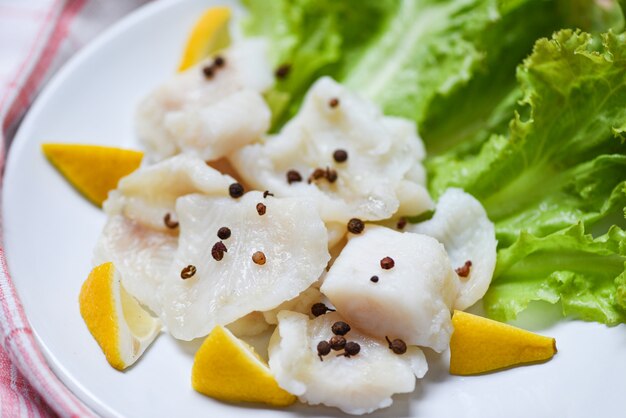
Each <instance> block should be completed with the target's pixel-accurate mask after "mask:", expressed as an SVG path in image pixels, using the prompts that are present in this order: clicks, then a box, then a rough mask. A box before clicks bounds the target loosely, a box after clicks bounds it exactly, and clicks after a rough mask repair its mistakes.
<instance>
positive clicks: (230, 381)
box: [191, 326, 296, 406]
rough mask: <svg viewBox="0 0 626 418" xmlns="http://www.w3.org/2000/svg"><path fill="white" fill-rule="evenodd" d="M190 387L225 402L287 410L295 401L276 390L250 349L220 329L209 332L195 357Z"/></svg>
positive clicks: (260, 360)
mask: <svg viewBox="0 0 626 418" xmlns="http://www.w3.org/2000/svg"><path fill="white" fill-rule="evenodd" d="M191 385H192V387H193V388H194V389H195V390H197V391H198V392H200V393H202V394H204V395H207V396H210V397H212V398H215V399H219V400H222V401H228V402H261V403H265V404H268V405H272V406H287V405H291V404H292V403H294V402H295V401H296V397H295V396H293V395H292V394H290V393H289V392H287V391H285V390H284V389H282V388H280V386H278V383H276V380H275V379H274V377H273V376H272V373H271V372H270V369H269V368H268V366H267V365H266V364H265V362H264V361H263V359H261V358H260V357H259V356H258V355H257V354H256V353H255V351H254V349H253V348H252V347H250V346H249V345H248V344H246V343H245V342H243V341H241V340H240V339H238V338H237V337H235V336H234V335H233V334H232V333H231V332H230V331H229V330H227V329H226V328H224V327H221V326H217V327H215V328H214V329H213V331H211V333H210V334H209V336H208V337H206V339H205V340H204V342H203V343H202V346H201V347H200V349H199V350H198V352H197V353H196V356H195V358H194V362H193V368H192V370H191Z"/></svg>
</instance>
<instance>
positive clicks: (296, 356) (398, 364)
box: [269, 311, 428, 415]
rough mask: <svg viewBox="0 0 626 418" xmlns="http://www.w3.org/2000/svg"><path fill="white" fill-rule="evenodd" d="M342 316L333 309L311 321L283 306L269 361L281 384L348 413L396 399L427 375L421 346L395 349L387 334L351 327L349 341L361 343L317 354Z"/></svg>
mask: <svg viewBox="0 0 626 418" xmlns="http://www.w3.org/2000/svg"><path fill="white" fill-rule="evenodd" d="M342 320H344V319H342V317H341V316H340V315H339V314H338V313H336V312H331V313H327V314H325V315H322V316H319V317H317V318H315V319H313V320H310V319H309V317H308V316H306V315H303V314H300V313H296V312H290V311H282V312H280V313H279V314H278V327H277V328H276V330H275V331H274V334H273V335H272V338H271V340H270V345H269V366H270V370H271V371H272V373H273V374H274V377H275V378H276V381H277V382H278V384H279V385H280V386H281V387H282V388H283V389H285V390H287V391H288V392H290V393H293V394H294V395H297V396H298V397H299V399H300V401H302V402H306V403H309V404H311V405H318V404H324V405H327V406H333V407H337V408H339V409H341V410H342V411H344V412H346V413H349V414H355V415H360V414H366V413H370V412H372V411H375V410H377V409H379V408H385V407H388V406H390V405H391V404H392V399H391V396H392V395H393V394H394V393H408V392H412V391H413V390H414V389H415V381H416V380H415V378H416V377H417V378H421V377H423V376H424V375H425V374H426V371H427V370H428V365H427V363H426V359H425V357H424V354H423V353H422V351H421V350H420V349H419V348H417V347H414V346H409V347H407V351H406V352H405V353H404V354H395V353H394V352H392V351H391V350H390V349H389V346H388V344H387V342H386V341H385V340H384V339H383V340H381V339H377V338H372V337H370V336H367V335H366V334H364V333H362V332H360V331H359V330H358V329H356V328H354V327H353V328H352V329H351V330H350V332H348V333H347V334H346V335H345V338H346V340H348V341H351V342H356V343H358V344H359V346H360V351H359V353H358V354H356V355H354V356H350V357H346V356H343V355H341V353H344V351H343V350H341V351H331V352H330V353H329V354H328V355H326V356H324V357H322V358H323V360H322V359H320V358H319V356H318V351H317V345H318V343H319V342H320V341H328V340H329V339H330V338H331V337H332V336H333V333H332V331H331V327H332V325H333V323H335V322H336V321H342Z"/></svg>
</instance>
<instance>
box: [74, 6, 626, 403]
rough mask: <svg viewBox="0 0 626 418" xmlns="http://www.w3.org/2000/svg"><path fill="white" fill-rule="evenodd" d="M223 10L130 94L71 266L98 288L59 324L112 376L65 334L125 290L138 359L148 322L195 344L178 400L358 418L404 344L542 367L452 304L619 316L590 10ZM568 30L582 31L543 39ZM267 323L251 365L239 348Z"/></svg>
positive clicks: (408, 362) (609, 156)
mask: <svg viewBox="0 0 626 418" xmlns="http://www.w3.org/2000/svg"><path fill="white" fill-rule="evenodd" d="M244 3H245V4H246V5H247V6H248V8H249V11H250V14H249V15H248V17H246V18H245V20H244V22H243V25H244V36H242V37H239V36H237V37H235V36H233V38H232V40H231V38H230V34H229V32H228V24H229V19H230V11H229V10H228V9H227V8H214V9H210V10H209V11H207V12H206V13H205V14H204V15H203V16H201V17H200V20H199V21H198V22H197V24H196V26H195V27H194V30H193V31H192V35H191V36H190V39H189V41H188V44H187V50H186V52H185V58H184V59H183V62H182V64H181V72H179V73H178V74H175V75H173V76H172V78H171V79H170V80H168V81H166V82H165V83H164V84H163V85H162V86H160V87H157V88H156V89H155V90H154V91H153V92H151V93H150V94H148V95H147V96H146V97H145V98H144V99H143V100H142V101H141V103H139V105H138V108H137V112H136V115H135V123H136V133H137V136H138V138H139V140H140V141H141V143H142V144H143V146H144V147H145V148H146V161H145V162H144V165H143V166H142V167H141V168H140V169H138V170H136V171H134V172H133V173H131V174H129V175H128V176H126V177H125V178H123V179H122V180H121V181H119V184H118V186H117V188H115V189H114V190H112V191H111V192H110V193H109V195H108V199H107V200H106V202H105V203H104V204H103V208H104V212H105V214H106V216H107V218H108V219H107V222H106V224H105V227H104V228H103V231H102V234H101V237H100V239H99V241H98V244H97V247H96V251H95V256H94V262H95V264H101V263H106V262H109V263H108V264H102V266H101V267H97V268H96V270H94V272H101V271H105V273H106V274H101V273H98V274H96V276H98V277H100V276H102V277H105V278H107V280H109V281H108V282H103V283H104V284H102V285H101V286H105V285H106V286H109V287H110V288H111V289H113V290H108V292H109V293H110V292H111V291H114V292H115V293H114V295H115V294H117V293H119V294H120V295H121V296H119V297H118V299H115V298H110V299H111V300H112V301H114V302H115V303H113V302H110V303H109V305H108V306H107V305H105V307H104V308H102V310H101V311H97V310H96V308H93V306H92V305H86V306H90V307H91V310H89V311H86V312H87V314H83V316H84V317H85V321H86V322H87V325H88V327H89V329H90V330H91V331H92V333H93V334H94V337H95V338H96V340H97V341H98V342H99V343H100V345H101V346H102V348H103V351H104V352H105V354H106V355H107V359H109V361H110V362H111V363H112V365H114V367H117V368H120V369H121V368H123V367H126V366H127V365H129V364H132V362H130V361H127V360H124V361H122V362H120V361H117V362H116V361H112V360H111V359H110V358H109V352H111V349H110V348H108V347H109V346H108V345H107V346H105V345H103V344H104V343H103V342H102V341H103V339H102V337H100V335H101V334H100V331H99V328H98V326H97V325H96V326H95V328H94V326H93V325H90V324H93V323H94V321H95V322H98V321H99V320H100V319H96V320H94V319H92V318H100V317H103V316H105V315H109V311H111V310H112V309H113V308H112V307H117V306H118V305H120V306H123V302H124V300H126V301H127V302H128V303H130V302H129V301H132V302H133V303H132V304H131V305H132V306H134V307H135V308H136V311H137V312H142V313H143V314H145V315H148V313H147V311H144V310H143V308H142V307H141V306H142V305H143V306H146V307H147V308H149V309H150V311H151V312H152V313H154V314H155V315H156V316H157V317H158V319H156V318H152V317H150V316H149V315H148V316H141V318H143V319H142V320H143V321H146V322H145V324H147V325H145V327H144V328H142V330H144V331H145V330H148V331H150V333H148V334H141V335H148V337H145V338H147V339H146V340H145V341H147V343H146V344H145V346H147V344H149V342H150V341H152V339H153V338H154V336H155V335H156V334H158V329H160V322H163V323H164V324H165V326H166V329H167V332H168V333H170V334H171V335H172V336H173V337H174V338H177V339H182V340H192V339H195V338H199V337H205V336H206V335H208V337H206V339H205V341H204V343H203V345H202V347H201V348H200V350H199V351H198V352H197V354H196V358H195V361H194V366H193V371H192V385H193V387H194V389H196V390H197V391H199V392H201V393H204V394H206V395H208V396H212V397H214V398H216V399H220V400H226V401H248V402H264V403H267V404H270V405H274V406H286V405H289V404H291V403H292V402H294V401H295V399H296V397H297V398H298V399H299V400H300V401H301V402H305V403H308V404H311V405H317V404H324V405H328V406H332V407H337V408H339V409H341V410H342V411H344V412H347V413H350V414H364V413H370V412H372V411H375V410H377V409H379V408H384V407H387V406H389V405H391V403H392V396H393V395H394V394H395V393H407V392H412V391H413V390H414V388H415V383H416V378H421V377H423V376H424V375H425V373H426V371H427V369H428V365H427V362H426V358H425V356H424V354H423V353H422V351H421V348H423V347H426V348H429V349H432V350H434V351H435V352H436V353H441V352H445V350H446V349H448V348H450V351H451V359H450V373H452V374H460V375H469V374H478V373H485V372H489V371H494V370H500V369H503V368H507V367H511V366H515V365H518V364H526V363H529V362H537V361H544V360H547V359H550V358H551V357H552V356H553V355H554V354H555V353H556V345H555V340H554V339H552V338H548V337H542V336H539V335H536V334H533V333H531V332H528V331H524V330H521V329H518V328H515V327H511V326H509V325H506V324H502V323H497V322H494V321H491V320H488V319H485V318H481V317H478V316H474V315H471V314H468V313H464V312H462V310H463V309H466V308H469V307H470V306H472V305H474V304H475V303H476V302H478V301H480V300H481V299H483V297H484V303H485V307H486V312H487V313H488V315H490V316H493V317H497V318H502V319H511V318H514V317H515V315H516V314H517V313H518V312H520V311H521V310H523V309H525V307H526V306H527V305H528V303H529V302H530V301H532V300H545V301H548V302H551V303H555V302H557V301H560V302H561V304H562V307H563V310H564V313H565V314H570V313H571V314H575V315H577V316H578V317H581V318H583V319H591V320H596V321H599V322H604V323H608V324H616V323H620V322H624V321H625V320H626V319H625V318H626V316H625V315H624V309H625V307H626V296H624V295H626V290H624V289H626V279H624V265H625V262H626V256H625V255H624V251H623V249H624V245H625V242H626V234H625V233H624V231H623V229H621V228H620V227H618V226H617V225H612V224H614V223H615V221H614V220H612V219H613V218H610V216H611V215H614V214H615V213H617V212H620V211H622V210H623V208H624V206H626V187H625V186H624V185H625V184H626V177H625V176H624V173H625V171H624V170H623V168H624V167H625V166H626V164H625V160H624V159H625V158H626V157H625V155H626V154H625V152H626V149H625V148H624V146H625V142H624V141H623V138H624V133H623V131H624V129H623V125H624V120H625V119H626V113H624V111H623V110H621V109H624V104H626V94H625V93H624V91H626V90H624V89H622V88H620V87H621V86H622V84H623V78H624V65H623V64H624V63H625V62H626V49H625V48H624V47H623V45H624V43H625V42H624V41H625V40H626V39H625V36H626V35H623V34H619V33H618V32H619V31H617V30H616V31H613V32H611V31H609V32H607V30H608V29H609V28H611V27H614V28H616V29H620V28H621V26H622V25H623V21H624V19H623V15H622V13H621V9H620V8H619V7H618V6H617V5H616V4H608V3H611V2H610V1H609V2H607V4H606V5H604V6H602V11H601V13H600V11H599V8H600V6H598V5H596V4H595V2H591V1H589V2H588V4H587V3H585V2H581V5H580V7H582V10H584V11H585V13H587V12H588V13H590V15H591V14H593V16H595V18H594V19H592V20H593V21H589V22H587V21H585V20H584V19H583V20H581V19H578V18H577V17H576V16H577V13H578V12H580V10H581V9H572V8H571V5H569V4H568V3H562V2H557V1H539V0H520V1H516V2H500V1H497V0H453V1H450V2H435V1H429V0H419V1H409V0H406V1H401V0H399V1H394V0H391V1H387V2H377V1H376V2H374V1H364V2H360V3H359V7H358V8H349V7H345V5H346V3H344V2H341V3H337V2H311V1H305V0H297V1H293V2H287V1H283V0H277V1H276V2H273V3H272V5H271V6H268V5H267V3H266V2H261V1H254V0H245V1H244ZM582 3H585V4H584V5H582ZM572 12H574V13H572ZM580 25H583V26H584V27H585V28H586V29H587V30H589V31H594V30H602V31H603V32H606V33H605V34H603V35H597V34H591V33H586V32H582V31H580V30H571V29H563V28H567V27H570V26H580ZM362 27H368V29H369V30H368V31H366V32H363V31H362V30H361V28H362ZM553 30H558V31H557V32H556V33H555V34H554V35H553V36H552V38H550V39H546V38H543V39H539V40H538V41H536V40H537V39H538V38H539V37H541V36H545V35H549V34H550V32H551V31H553ZM504 34H506V35H507V36H503V35H504ZM535 41H536V42H535ZM533 44H534V49H533ZM527 54H530V55H528V57H527V58H526V59H525V60H523V61H522V59H523V57H524V56H526V55H527ZM520 62H521V64H519V63H520ZM518 64H519V66H518V67H517V78H518V83H519V85H516V84H515V68H516V65H518ZM418 132H419V133H418ZM422 137H423V138H424V139H425V143H426V148H427V149H428V151H429V152H431V154H430V155H429V156H428V157H427V155H426V149H425V146H424V143H423V142H422ZM137 165H139V162H137ZM135 168H136V167H135ZM131 171H132V170H131ZM107 191H108V190H107ZM431 196H433V197H434V198H435V200H436V201H437V203H436V205H435V203H434V202H433V199H431ZM620 216H621V214H620ZM374 222H375V223H374ZM603 222H604V223H606V224H608V225H612V226H611V227H608V228H606V229H605V230H602V232H600V233H597V234H595V238H594V236H591V235H589V230H588V228H589V227H590V226H592V225H595V226H596V227H598V226H601V225H603V224H602V223H603ZM331 254H332V257H331ZM113 265H115V268H116V269H117V270H114V269H113ZM103 266H108V267H103ZM106 269H108V270H106ZM94 274H95V273H94ZM107 274H108V275H107ZM91 281H92V278H91V276H90V279H89V280H88V282H86V285H85V286H84V288H83V289H91V287H89V286H87V283H90V282H91ZM94 283H96V282H95V279H94ZM98 283H99V282H98ZM115 286H116V287H115ZM85 292H87V291H86V290H83V293H85ZM126 292H128V293H126ZM486 292H487V293H486ZM90 293H94V292H90ZM105 293H106V292H105ZM485 294H486V296H485ZM124 295H125V296H124ZM119 300H121V302H118V301H119ZM82 301H83V295H82V293H81V313H82V312H83V302H82ZM140 304H141V305H140ZM107 309H108V310H107ZM453 310H454V311H455V313H454V315H452V313H451V312H452V311H453ZM117 312H118V317H120V318H121V317H123V316H119V309H118V310H117ZM123 313H124V314H125V313H126V312H125V311H124V312H123ZM89 315H91V316H89ZM114 322H115V321H114ZM118 322H119V321H118ZM115 323H116V322H115ZM123 324H126V322H123ZM105 330H106V328H105ZM115 330H117V328H115ZM124 330H125V331H124V332H125V333H126V334H124V335H125V337H124V338H127V339H128V338H129V337H128V336H129V335H130V336H131V337H132V331H133V328H132V324H131V325H127V328H124ZM272 331H273V334H272V337H271V340H270V341H269V346H268V353H269V362H268V364H265V363H264V361H263V360H262V359H261V358H260V357H259V356H257V355H256V354H255V353H254V350H252V349H251V348H250V347H249V346H248V345H247V344H246V343H245V342H244V340H243V339H244V338H248V337H250V336H257V334H262V333H264V332H265V333H267V334H269V333H270V332H272ZM107 332H108V331H107ZM115 332H117V331H115ZM107 335H108V334H107ZM238 337H239V338H242V339H241V340H240V339H239V338H238ZM141 341H144V340H141V339H140V344H139V345H138V347H139V348H140V349H141V352H143V350H144V349H145V346H144V345H141V344H143V343H142V342H141ZM116 344H117V343H116ZM139 348H138V350H139ZM141 352H139V354H138V355H140V354H141ZM436 353H435V354H433V355H434V356H437V355H438V354H436ZM138 355H137V356H138ZM118 357H119V355H118ZM135 359H136V357H133V358H132V359H131V360H132V361H134V360H135ZM346 382H349V384H347V383H346Z"/></svg>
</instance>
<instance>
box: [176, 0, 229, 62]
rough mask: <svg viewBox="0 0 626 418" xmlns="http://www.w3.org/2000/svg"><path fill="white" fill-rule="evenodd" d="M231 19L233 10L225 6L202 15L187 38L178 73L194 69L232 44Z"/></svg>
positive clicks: (212, 8)
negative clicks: (229, 26) (213, 54)
mask: <svg viewBox="0 0 626 418" xmlns="http://www.w3.org/2000/svg"><path fill="white" fill-rule="evenodd" d="M230 17H231V10H230V8H229V7H225V6H218V7H211V8H209V9H207V10H206V11H205V12H204V13H202V15H200V17H199V18H198V20H197V21H196V23H195V24H194V26H193V28H192V29H191V32H190V33H189V37H188V38H187V43H186V44H185V49H184V51H183V56H182V57H181V59H180V64H179V65H178V71H185V70H187V69H188V68H190V67H193V66H194V65H196V64H197V63H199V62H200V61H202V60H203V59H204V58H206V57H208V56H209V55H210V54H212V53H215V52H217V51H219V50H221V49H224V48H226V47H227V46H228V44H230V31H229V30H228V24H229V23H230Z"/></svg>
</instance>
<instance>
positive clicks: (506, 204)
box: [429, 30, 626, 247]
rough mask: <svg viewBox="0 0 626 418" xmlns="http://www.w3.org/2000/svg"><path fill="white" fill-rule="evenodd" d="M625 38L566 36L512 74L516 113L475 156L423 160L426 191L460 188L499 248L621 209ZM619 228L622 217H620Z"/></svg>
mask: <svg viewBox="0 0 626 418" xmlns="http://www.w3.org/2000/svg"><path fill="white" fill-rule="evenodd" d="M625 68H626V35H624V34H619V35H617V34H614V33H612V32H610V33H607V34H604V35H602V36H593V35H590V34H587V33H582V32H580V31H572V30H563V31H560V32H558V33H556V34H554V36H553V37H552V39H541V40H539V41H538V42H537V43H536V45H535V48H534V51H533V53H532V55H531V56H530V57H528V58H527V59H526V60H525V61H524V63H523V65H521V66H520V67H519V68H518V72H517V77H518V80H519V82H520V87H521V89H520V91H521V93H522V96H523V98H522V100H521V107H520V108H519V110H518V111H517V112H516V113H515V117H514V118H513V119H512V120H511V122H510V124H509V132H508V134H506V135H493V136H491V137H490V139H489V140H488V141H487V142H486V143H485V144H484V146H483V147H482V148H481V150H480V152H479V153H478V154H477V155H466V156H458V155H454V154H452V155H445V156H441V157H439V158H436V159H434V160H432V161H431V162H430V166H429V167H430V168H431V173H432V177H431V189H432V190H433V192H434V193H435V194H439V193H441V192H443V190H445V189H446V188H447V187H451V186H455V187H461V188H463V189H465V190H466V191H467V192H469V193H471V194H473V195H474V196H476V197H477V198H478V199H480V200H481V202H482V203H483V205H484V206H485V208H486V209H487V212H488V214H489V216H490V218H491V219H492V220H493V221H494V222H495V223H496V230H497V234H498V239H499V241H500V245H501V247H505V246H507V245H510V244H511V243H512V241H513V240H514V239H515V238H516V237H517V235H518V234H519V231H522V230H525V231H528V232H530V233H532V234H535V235H539V236H544V235H546V234H549V233H552V232H555V231H558V230H559V229H563V228H565V227H567V226H569V225H572V224H573V223H576V222H578V221H579V220H584V221H586V222H587V224H588V225H592V224H594V223H597V222H600V221H601V220H603V219H606V218H607V217H608V216H610V215H611V214H613V213H615V212H616V211H621V210H622V208H624V206H626V187H625V184H626V169H625V161H626V144H625V141H624V138H626V136H625V133H626V132H625V129H626V72H625V71H624V69H625ZM622 221H623V220H622Z"/></svg>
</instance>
